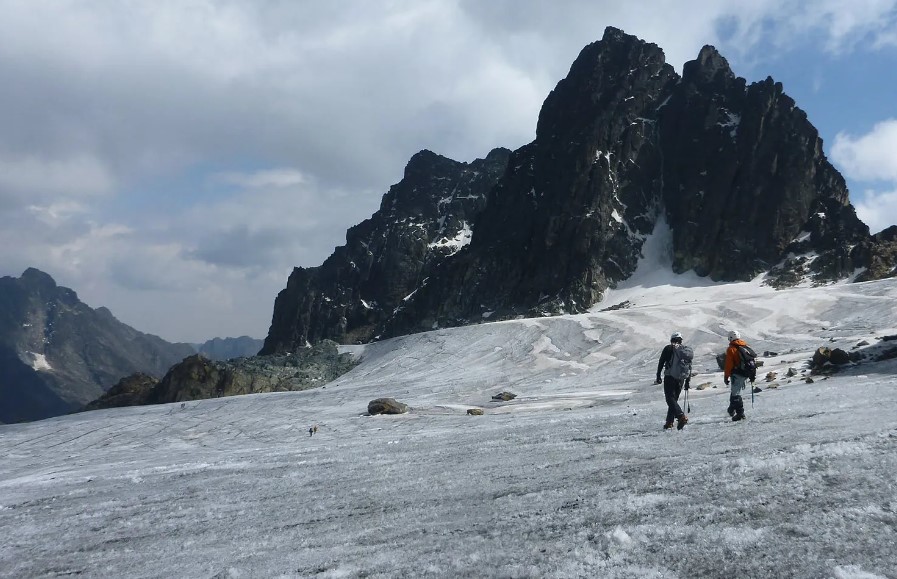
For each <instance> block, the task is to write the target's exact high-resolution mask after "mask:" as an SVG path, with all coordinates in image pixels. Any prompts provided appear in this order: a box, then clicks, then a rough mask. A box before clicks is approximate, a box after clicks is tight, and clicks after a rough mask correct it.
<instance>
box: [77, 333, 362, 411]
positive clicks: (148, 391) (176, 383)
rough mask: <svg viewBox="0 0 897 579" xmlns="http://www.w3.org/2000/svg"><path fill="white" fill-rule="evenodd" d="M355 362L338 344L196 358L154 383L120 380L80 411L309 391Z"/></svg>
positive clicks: (171, 370) (343, 371) (141, 379)
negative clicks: (264, 353)
mask: <svg viewBox="0 0 897 579" xmlns="http://www.w3.org/2000/svg"><path fill="white" fill-rule="evenodd" d="M356 364H357V361H356V360H354V359H353V358H352V356H351V355H349V354H340V353H339V352H338V350H337V345H336V343H334V342H331V341H323V342H321V343H319V344H317V345H315V346H314V347H311V348H303V349H300V350H298V351H297V352H295V353H289V354H278V355H271V356H254V357H248V358H234V359H230V360H227V361H215V360H210V359H208V358H206V357H205V356H202V355H201V354H195V355H193V356H189V357H187V358H185V359H184V360H183V361H181V362H180V363H179V364H176V365H174V366H172V368H171V369H170V370H169V371H168V373H166V374H165V376H164V377H163V378H162V379H161V380H156V381H154V382H153V381H151V380H148V379H143V378H141V377H140V376H131V377H129V378H127V379H125V380H122V382H121V383H119V385H117V386H116V387H115V388H113V389H111V390H110V391H109V392H107V393H106V394H105V395H104V396H103V397H101V398H100V399H98V400H96V401H94V402H92V403H91V404H89V405H88V406H87V407H86V408H84V409H85V410H96V409H99V408H111V407H117V406H136V405H143V404H163V403H168V402H186V401H190V400H202V399H206V398H217V397H221V396H236V395H240V394H258V393H262V392H287V391H296V390H307V389H309V388H315V387H318V386H322V385H324V384H326V383H328V382H330V381H332V380H334V379H335V378H337V377H338V376H340V375H342V374H344V373H345V372H348V371H349V370H351V369H352V368H353V367H355V365H356ZM129 391H130V392H131V393H132V394H131V395H130V396H129V395H128V392H129Z"/></svg>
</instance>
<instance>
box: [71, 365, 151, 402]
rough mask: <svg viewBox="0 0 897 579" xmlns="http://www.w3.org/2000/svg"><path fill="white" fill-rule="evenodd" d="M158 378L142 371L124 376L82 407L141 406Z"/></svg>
mask: <svg viewBox="0 0 897 579" xmlns="http://www.w3.org/2000/svg"><path fill="white" fill-rule="evenodd" d="M158 383H159V379H158V378H155V377H153V376H150V375H148V374H144V373H142V372H138V373H136V374H132V375H130V376H125V377H124V378H122V379H121V380H119V381H118V384H116V385H115V386H113V387H112V388H110V389H109V390H107V391H106V393H105V394H103V395H102V396H101V397H100V398H98V399H97V400H94V401H93V402H91V403H90V404H88V405H87V406H85V407H84V410H99V409H101V408H120V407H123V406H142V405H143V404H147V400H148V399H149V397H150V395H151V394H152V391H153V388H155V387H156V385H157V384H158Z"/></svg>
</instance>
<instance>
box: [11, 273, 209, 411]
mask: <svg viewBox="0 0 897 579" xmlns="http://www.w3.org/2000/svg"><path fill="white" fill-rule="evenodd" d="M192 353H193V348H192V347H191V346H189V345H188V344H172V343H169V342H166V341H165V340H163V339H161V338H159V337H157V336H153V335H149V334H144V333H141V332H138V331H137V330H135V329H134V328H131V327H130V326H127V325H125V324H123V323H121V322H120V321H118V320H117V319H115V317H114V316H113V315H112V313H111V312H110V311H109V310H108V309H106V308H97V309H93V308H91V307H89V306H87V305H86V304H84V303H82V302H81V301H80V300H79V299H78V295H77V294H76V293H75V292H74V291H72V290H71V289H69V288H65V287H60V286H58V285H56V282H55V281H54V280H53V278H52V277H50V276H49V275H47V274H46V273H44V272H42V271H39V270H37V269H33V268H29V269H27V270H26V271H25V272H24V273H23V274H22V276H21V277H20V278H12V277H3V278H0V421H2V422H18V421H24V420H37V419H41V418H47V417H49V416H56V415H59V414H65V413H67V412H70V411H73V410H76V409H78V408H80V407H81V406H82V405H84V404H85V403H87V402H89V401H90V400H93V399H95V398H96V397H97V396H99V395H100V394H102V393H103V392H104V391H105V390H107V389H109V388H111V387H112V386H113V385H114V384H116V382H118V381H119V379H121V377H122V376H126V375H129V374H133V373H135V372H146V373H149V374H154V375H157V376H161V375H163V374H164V373H165V372H166V371H167V370H168V368H169V367H171V365H173V364H175V363H176V362H179V361H180V360H182V359H183V358H185V357H186V356H189V355H190V354H192Z"/></svg>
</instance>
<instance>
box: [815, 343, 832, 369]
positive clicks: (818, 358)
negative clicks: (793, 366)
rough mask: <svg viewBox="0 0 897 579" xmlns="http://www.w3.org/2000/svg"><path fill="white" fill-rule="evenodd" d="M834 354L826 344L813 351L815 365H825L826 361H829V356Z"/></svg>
mask: <svg viewBox="0 0 897 579" xmlns="http://www.w3.org/2000/svg"><path fill="white" fill-rule="evenodd" d="M831 355H832V351H831V350H830V349H828V348H826V347H825V346H820V347H819V348H817V349H816V351H815V352H813V366H816V367H817V368H819V367H821V366H823V365H825V363H826V362H828V361H829V358H830V357H831Z"/></svg>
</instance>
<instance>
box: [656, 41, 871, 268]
mask: <svg viewBox="0 0 897 579" xmlns="http://www.w3.org/2000/svg"><path fill="white" fill-rule="evenodd" d="M661 127H662V129H661V148H662V149H663V151H664V161H665V162H664V172H663V175H664V205H665V207H666V212H667V213H666V216H667V219H668V221H669V222H670V223H671V225H672V228H673V235H674V247H675V255H674V265H673V267H674V269H675V270H676V271H678V272H682V271H688V270H692V269H694V270H695V271H696V272H697V273H698V274H699V275H706V276H710V277H711V278H713V279H715V280H738V279H749V278H751V277H753V276H754V275H756V274H758V273H760V272H762V271H767V270H769V269H771V268H772V267H774V266H775V265H776V264H777V263H778V262H779V261H780V260H781V259H782V257H783V254H785V253H787V251H786V250H797V249H798V248H797V247H792V244H793V242H794V240H795V239H796V238H798V237H799V236H800V233H801V232H802V231H809V232H812V231H814V230H816V229H819V227H820V226H822V225H824V227H825V229H826V231H825V232H822V231H820V232H819V234H814V235H813V238H812V242H811V243H809V244H807V245H808V247H806V248H805V249H807V250H815V251H822V252H835V253H838V252H844V251H845V250H846V248H847V246H848V245H850V244H854V243H857V242H859V241H860V240H862V239H867V238H868V236H869V231H868V228H867V227H866V226H865V225H864V224H863V223H862V222H861V221H859V219H858V218H857V217H856V214H855V212H854V211H853V208H852V207H850V205H849V201H848V192H847V187H846V185H845V183H844V180H843V178H842V177H841V175H840V174H839V173H838V172H837V171H836V170H835V169H834V167H832V165H831V164H830V163H829V162H828V160H827V159H826V157H825V155H824V153H823V150H822V140H821V139H820V138H819V134H818V132H817V131H816V129H815V128H814V127H813V125H812V124H811V123H810V122H809V120H808V119H807V116H806V114H805V113H804V112H803V111H802V110H801V109H800V108H798V107H797V106H796V104H795V102H794V100H793V99H791V97H789V96H788V95H786V94H785V93H784V92H783V89H782V85H781V83H777V82H774V81H773V80H772V79H771V78H767V79H766V80H765V81H762V82H757V83H753V84H751V85H749V86H747V85H746V83H745V81H744V79H741V78H737V77H736V76H735V75H734V74H733V73H732V71H731V69H730V68H729V65H728V63H727V62H726V60H725V59H724V58H723V57H722V56H720V55H719V53H717V51H716V50H715V49H714V48H713V47H710V46H706V47H704V48H703V49H702V50H701V53H700V55H699V56H698V58H697V59H696V60H694V61H691V62H688V63H686V64H685V66H684V67H683V76H682V81H681V83H679V85H678V86H676V88H675V90H674V91H673V93H672V95H671V96H670V99H669V101H668V102H667V104H666V105H665V106H664V108H663V111H662V115H661ZM817 214H825V215H826V218H825V223H824V224H818V223H814V215H817ZM831 257H832V255H828V257H827V258H831ZM842 261H843V263H842V266H841V267H836V268H834V270H832V269H831V268H829V270H828V271H827V272H826V274H827V275H828V276H829V277H831V276H834V277H844V276H846V275H848V274H849V272H850V271H852V270H853V269H854V268H855V266H856V264H855V263H853V262H852V261H851V260H849V259H848V260H842Z"/></svg>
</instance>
